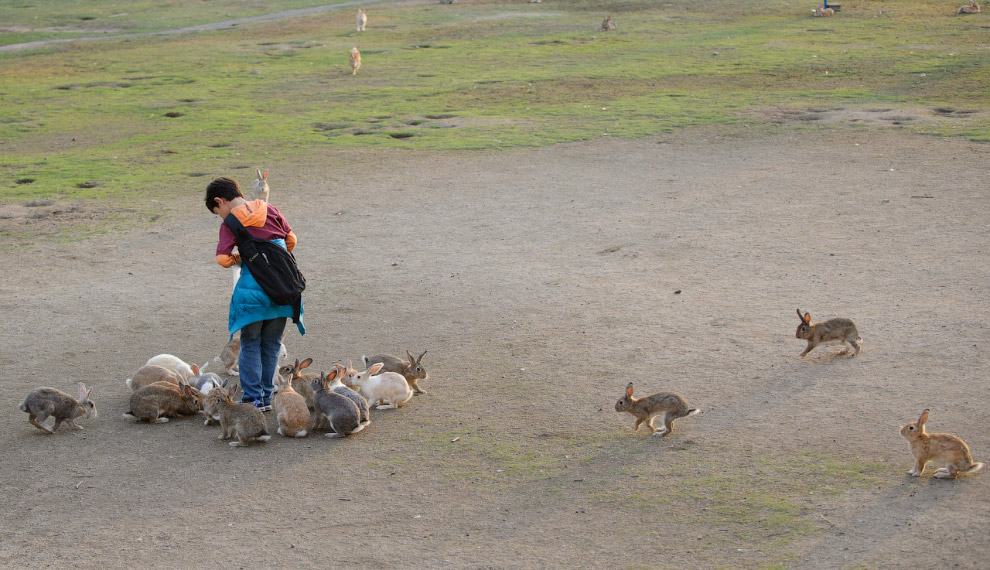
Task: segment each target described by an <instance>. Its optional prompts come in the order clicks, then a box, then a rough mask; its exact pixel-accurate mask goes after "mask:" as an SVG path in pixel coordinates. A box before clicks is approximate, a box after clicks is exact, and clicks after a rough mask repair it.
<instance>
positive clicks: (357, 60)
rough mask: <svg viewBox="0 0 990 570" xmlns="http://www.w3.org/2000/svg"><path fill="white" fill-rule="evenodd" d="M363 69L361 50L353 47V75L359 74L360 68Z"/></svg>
mask: <svg viewBox="0 0 990 570" xmlns="http://www.w3.org/2000/svg"><path fill="white" fill-rule="evenodd" d="M359 69H361V52H359V51H358V48H356V47H352V48H351V75H357V72H358V70H359Z"/></svg>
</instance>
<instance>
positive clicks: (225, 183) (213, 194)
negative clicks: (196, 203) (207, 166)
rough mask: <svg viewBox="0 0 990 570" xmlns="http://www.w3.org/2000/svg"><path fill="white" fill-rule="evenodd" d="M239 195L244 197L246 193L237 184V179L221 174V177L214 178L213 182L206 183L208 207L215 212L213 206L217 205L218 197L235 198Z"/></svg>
mask: <svg viewBox="0 0 990 570" xmlns="http://www.w3.org/2000/svg"><path fill="white" fill-rule="evenodd" d="M237 197H240V198H243V197H244V194H243V193H242V192H241V187H240V186H238V185H237V181H236V180H234V179H233V178H227V177H226V176H221V177H220V178H214V179H213V182H210V183H209V184H207V185H206V209H207V210H209V211H210V212H213V208H216V207H217V202H216V199H217V198H223V199H224V200H233V199H234V198H237Z"/></svg>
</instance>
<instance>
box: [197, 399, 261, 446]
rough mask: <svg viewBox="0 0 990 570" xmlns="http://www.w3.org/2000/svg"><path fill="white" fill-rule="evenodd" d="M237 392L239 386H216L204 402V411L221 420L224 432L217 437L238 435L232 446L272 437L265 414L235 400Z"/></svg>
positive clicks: (231, 443) (225, 437) (221, 427)
mask: <svg viewBox="0 0 990 570" xmlns="http://www.w3.org/2000/svg"><path fill="white" fill-rule="evenodd" d="M236 392H237V386H234V387H232V388H230V389H227V388H215V389H213V390H210V393H209V394H207V395H206V401H205V402H203V411H204V412H206V414H207V417H210V418H213V419H216V420H219V421H220V431H221V432H222V433H221V434H220V436H219V437H218V438H217V439H230V438H231V437H233V436H235V435H236V436H237V441H232V442H230V445H231V447H247V446H248V445H250V443H251V440H253V439H254V440H258V441H268V440H269V439H271V438H272V436H271V435H270V434H269V433H268V425H267V424H266V423H265V415H264V414H263V413H261V410H259V409H258V408H255V407H254V406H252V405H251V404H243V403H237V402H234V399H233V396H234V394H235V393H236Z"/></svg>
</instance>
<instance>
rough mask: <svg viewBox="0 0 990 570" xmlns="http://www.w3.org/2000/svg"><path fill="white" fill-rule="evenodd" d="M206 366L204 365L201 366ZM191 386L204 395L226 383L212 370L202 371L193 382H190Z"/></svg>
mask: <svg viewBox="0 0 990 570" xmlns="http://www.w3.org/2000/svg"><path fill="white" fill-rule="evenodd" d="M203 367H204V368H205V367H206V366H205V365H204V366H203ZM190 384H191V385H192V387H193V388H196V389H197V390H199V391H200V392H202V394H203V395H204V396H205V395H207V394H209V393H210V392H212V391H213V390H215V389H217V388H223V387H225V386H226V385H227V381H226V380H223V379H221V378H220V376H219V375H218V374H214V373H213V372H203V373H202V374H201V375H200V376H199V378H197V379H196V381H195V382H190Z"/></svg>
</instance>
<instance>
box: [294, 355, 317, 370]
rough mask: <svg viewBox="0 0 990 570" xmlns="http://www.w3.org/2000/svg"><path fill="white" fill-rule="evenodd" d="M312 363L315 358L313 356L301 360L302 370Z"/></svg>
mask: <svg viewBox="0 0 990 570" xmlns="http://www.w3.org/2000/svg"><path fill="white" fill-rule="evenodd" d="M296 362H299V361H298V360H297V361H296ZM312 363H313V359H312V358H307V359H306V360H303V361H302V362H299V370H302V369H303V368H306V367H307V366H309V365H310V364H312Z"/></svg>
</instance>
